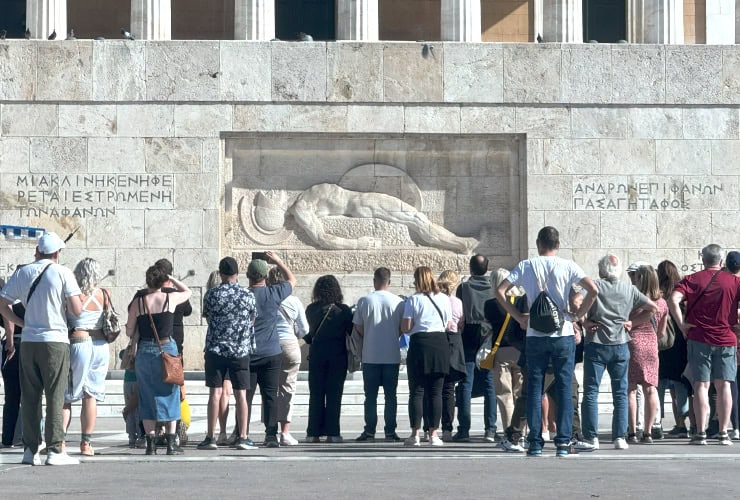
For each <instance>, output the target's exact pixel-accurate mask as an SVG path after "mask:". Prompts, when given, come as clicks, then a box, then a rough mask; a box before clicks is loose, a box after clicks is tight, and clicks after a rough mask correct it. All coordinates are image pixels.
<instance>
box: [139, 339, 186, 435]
mask: <svg viewBox="0 0 740 500" xmlns="http://www.w3.org/2000/svg"><path fill="white" fill-rule="evenodd" d="M162 350H164V352H166V353H168V354H172V355H173V356H176V355H177V345H176V344H175V343H174V342H172V341H170V342H168V343H166V344H162ZM136 381H137V382H138V384H139V416H140V417H141V419H142V420H158V421H160V422H169V421H171V420H179V419H180V386H179V385H175V384H166V383H164V382H162V356H161V355H160V354H159V346H157V343H156V342H152V341H148V340H142V341H141V342H139V346H138V349H137V351H136Z"/></svg>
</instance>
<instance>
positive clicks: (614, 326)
mask: <svg viewBox="0 0 740 500" xmlns="http://www.w3.org/2000/svg"><path fill="white" fill-rule="evenodd" d="M594 284H595V285H596V287H597V288H598V289H599V295H597V296H596V302H594V305H592V306H591V309H590V310H589V311H588V319H590V320H591V321H594V322H596V323H597V324H598V326H597V328H596V330H595V331H589V332H586V344H590V343H591V342H594V343H595V344H603V345H620V344H626V343H627V342H629V341H630V339H631V337H630V334H629V332H628V331H627V330H626V329H625V328H624V323H625V321H628V320H629V319H630V313H631V312H632V311H633V310H635V309H637V308H639V307H641V306H643V305H645V304H646V303H647V300H648V299H647V297H645V295H644V294H642V293H641V292H640V291H639V290H638V289H637V288H635V286H634V285H632V284H631V283H627V282H626V281H621V280H618V279H598V280H595V281H594ZM648 324H650V323H648Z"/></svg>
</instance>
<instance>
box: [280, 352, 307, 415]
mask: <svg viewBox="0 0 740 500" xmlns="http://www.w3.org/2000/svg"><path fill="white" fill-rule="evenodd" d="M280 348H281V349H282V351H283V356H282V362H281V364H280V383H279V385H278V394H277V405H278V411H277V414H278V418H277V419H278V422H291V420H292V418H293V403H292V401H293V395H294V394H295V385H296V380H297V379H298V368H300V366H301V347H300V346H299V345H298V339H295V340H293V339H291V340H281V341H280Z"/></svg>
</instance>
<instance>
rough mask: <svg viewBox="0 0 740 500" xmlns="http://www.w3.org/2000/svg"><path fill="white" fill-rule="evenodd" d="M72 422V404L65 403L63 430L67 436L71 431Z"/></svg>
mask: <svg viewBox="0 0 740 500" xmlns="http://www.w3.org/2000/svg"><path fill="white" fill-rule="evenodd" d="M71 422H72V403H64V406H62V429H64V433H65V434H66V433H67V431H68V430H69V424H70V423H71Z"/></svg>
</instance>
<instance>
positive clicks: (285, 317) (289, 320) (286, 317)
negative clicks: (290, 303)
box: [278, 304, 295, 324]
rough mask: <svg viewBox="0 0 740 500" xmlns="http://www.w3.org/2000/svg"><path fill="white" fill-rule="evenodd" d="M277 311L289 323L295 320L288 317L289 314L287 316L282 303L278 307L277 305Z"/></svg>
mask: <svg viewBox="0 0 740 500" xmlns="http://www.w3.org/2000/svg"><path fill="white" fill-rule="evenodd" d="M278 311H280V315H281V316H282V317H283V319H284V320H285V321H287V322H288V323H290V324H293V323H295V321H293V320H292V319H290V316H288V311H286V310H285V308H284V307H283V305H282V304H280V307H278Z"/></svg>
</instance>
